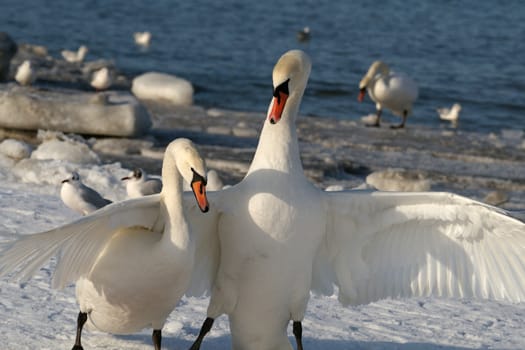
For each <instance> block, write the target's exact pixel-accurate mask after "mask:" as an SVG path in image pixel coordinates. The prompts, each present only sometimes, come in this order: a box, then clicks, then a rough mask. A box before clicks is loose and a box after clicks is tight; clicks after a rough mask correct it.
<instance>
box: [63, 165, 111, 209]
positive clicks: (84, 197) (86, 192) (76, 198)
mask: <svg viewBox="0 0 525 350" xmlns="http://www.w3.org/2000/svg"><path fill="white" fill-rule="evenodd" d="M60 199H62V202H64V204H65V205H67V206H68V207H69V208H71V209H73V210H74V211H76V212H78V213H80V214H82V215H87V214H89V213H92V212H94V211H95V210H97V209H100V208H102V207H105V206H106V205H108V204H111V201H110V200H108V199H106V198H104V197H102V196H101V195H100V194H99V193H98V192H97V191H95V190H94V189H92V188H91V187H89V186H86V185H84V184H83V183H82V181H81V180H80V175H79V174H78V173H77V172H76V171H74V172H72V173H71V176H69V177H68V178H67V179H65V180H63V181H62V187H61V188H60Z"/></svg>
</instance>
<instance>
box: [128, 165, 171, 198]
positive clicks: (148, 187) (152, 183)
mask: <svg viewBox="0 0 525 350" xmlns="http://www.w3.org/2000/svg"><path fill="white" fill-rule="evenodd" d="M121 180H122V181H126V192H127V194H128V197H129V198H137V197H142V196H148V195H150V194H156V193H159V192H160V191H161V190H162V181H161V180H160V179H156V178H152V177H149V176H148V175H147V174H146V172H145V171H144V170H142V169H140V168H136V169H134V170H133V171H132V172H131V173H130V174H129V175H128V176H125V177H123V178H122V179H121Z"/></svg>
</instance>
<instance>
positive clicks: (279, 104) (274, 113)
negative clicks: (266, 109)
mask: <svg viewBox="0 0 525 350" xmlns="http://www.w3.org/2000/svg"><path fill="white" fill-rule="evenodd" d="M278 94H279V95H278V97H274V98H273V103H272V109H271V110H270V113H269V114H268V119H269V120H270V123H272V124H277V123H278V122H279V120H281V117H282V115H283V110H284V106H285V105H286V100H287V99H288V94H286V93H284V92H282V91H279V92H278Z"/></svg>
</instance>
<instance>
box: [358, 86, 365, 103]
mask: <svg viewBox="0 0 525 350" xmlns="http://www.w3.org/2000/svg"><path fill="white" fill-rule="evenodd" d="M365 95H366V88H362V89H360V90H359V96H357V100H358V101H359V102H363V100H364V99H365Z"/></svg>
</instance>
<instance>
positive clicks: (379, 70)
mask: <svg viewBox="0 0 525 350" xmlns="http://www.w3.org/2000/svg"><path fill="white" fill-rule="evenodd" d="M389 72H390V68H389V67H388V65H387V64H386V63H384V62H382V61H374V63H372V64H371V65H370V68H368V72H366V74H365V76H364V77H363V79H361V81H360V82H359V96H358V97H357V100H358V101H359V102H363V99H364V98H365V95H366V88H367V87H368V84H370V82H371V81H372V79H374V77H375V76H376V75H377V74H381V75H387V74H388V73H389Z"/></svg>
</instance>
